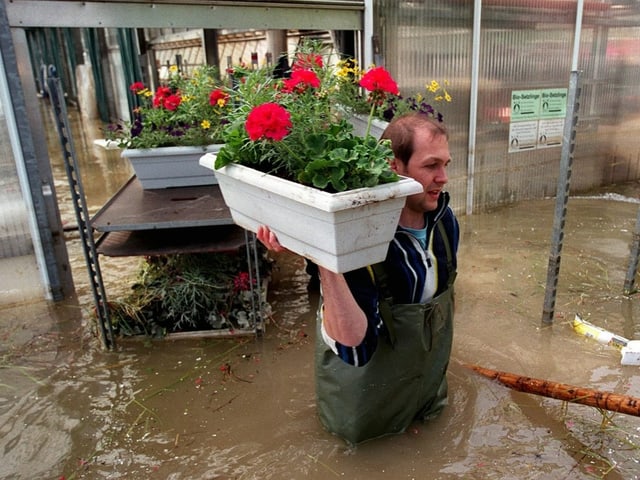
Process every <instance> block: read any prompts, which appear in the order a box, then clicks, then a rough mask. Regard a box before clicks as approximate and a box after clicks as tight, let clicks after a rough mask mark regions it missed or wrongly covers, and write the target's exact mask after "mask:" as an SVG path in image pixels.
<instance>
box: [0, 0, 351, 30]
mask: <svg viewBox="0 0 640 480" xmlns="http://www.w3.org/2000/svg"><path fill="white" fill-rule="evenodd" d="M0 1H4V2H5V8H6V11H7V17H8V20H9V25H10V26H11V27H17V28H30V27H70V28H74V27H78V28H91V27H96V28H106V27H111V28H118V27H119V28H218V29H219V28H242V29H250V28H254V29H282V30H285V29H300V30H315V29H317V30H362V28H363V12H364V2H363V1H344V2H340V1H336V0H333V1H309V0H307V1H291V2H286V1H280V2H264V1H262V2H259V1H245V2H242V1H236V2H214V1H207V2H202V1H194V0H192V1H187V2H184V1H183V2H177V1H173V2H166V1H156V2H148V1H146V2H144V1H143V2H130V1H117V0H116V1H104V2H94V1H67V0H0Z"/></svg>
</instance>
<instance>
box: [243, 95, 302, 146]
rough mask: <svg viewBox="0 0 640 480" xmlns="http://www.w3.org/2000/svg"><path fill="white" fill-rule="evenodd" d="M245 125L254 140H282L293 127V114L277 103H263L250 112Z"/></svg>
mask: <svg viewBox="0 0 640 480" xmlns="http://www.w3.org/2000/svg"><path fill="white" fill-rule="evenodd" d="M244 126H245V128H246V130H247V133H248V134H249V138H250V139H251V140H253V141H254V142H255V141H256V140H259V139H261V138H265V139H270V140H276V141H280V140H282V139H283V138H284V137H286V136H287V134H288V133H289V130H290V129H291V127H292V124H291V115H289V112H287V110H286V109H285V108H284V107H282V106H280V105H278V104H277V103H263V104H262V105H259V106H257V107H255V108H254V109H253V110H251V112H249V115H248V116H247V121H246V122H245V124H244Z"/></svg>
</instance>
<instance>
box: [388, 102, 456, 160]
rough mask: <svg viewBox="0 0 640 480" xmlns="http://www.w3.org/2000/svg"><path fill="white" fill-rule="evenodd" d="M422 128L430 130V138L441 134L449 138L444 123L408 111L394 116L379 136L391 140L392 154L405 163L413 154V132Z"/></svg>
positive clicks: (422, 114)
mask: <svg viewBox="0 0 640 480" xmlns="http://www.w3.org/2000/svg"><path fill="white" fill-rule="evenodd" d="M422 128H424V129H426V130H428V131H429V132H431V137H432V138H437V137H441V136H443V137H445V138H446V139H447V141H448V140H449V130H448V129H447V127H446V126H445V125H444V123H442V122H439V121H438V120H436V119H434V118H432V117H430V116H428V115H426V114H424V113H408V114H406V115H402V116H400V117H396V118H394V119H393V120H391V123H389V125H388V126H387V128H386V129H385V131H384V132H383V133H382V136H381V137H380V138H381V139H389V140H391V149H392V150H393V155H394V156H395V158H397V159H398V160H400V161H401V162H402V163H404V164H405V165H406V164H407V163H408V162H409V159H410V158H411V156H412V155H413V138H414V137H415V132H416V130H418V129H422Z"/></svg>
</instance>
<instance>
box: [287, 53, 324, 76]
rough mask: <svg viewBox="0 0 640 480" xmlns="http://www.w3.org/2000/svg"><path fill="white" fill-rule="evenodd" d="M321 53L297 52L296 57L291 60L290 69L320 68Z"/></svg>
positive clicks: (321, 63)
mask: <svg viewBox="0 0 640 480" xmlns="http://www.w3.org/2000/svg"><path fill="white" fill-rule="evenodd" d="M323 65H324V64H323V62H322V55H319V54H317V53H297V54H296V59H295V60H294V61H293V65H291V70H292V71H294V72H295V71H296V70H308V69H310V68H314V67H317V68H322V66H323Z"/></svg>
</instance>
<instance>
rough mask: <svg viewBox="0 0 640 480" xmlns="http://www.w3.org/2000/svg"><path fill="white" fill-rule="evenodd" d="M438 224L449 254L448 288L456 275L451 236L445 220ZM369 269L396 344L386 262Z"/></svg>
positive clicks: (390, 334) (384, 316)
mask: <svg viewBox="0 0 640 480" xmlns="http://www.w3.org/2000/svg"><path fill="white" fill-rule="evenodd" d="M436 226H437V227H438V231H439V232H440V236H441V237H442V241H443V243H444V248H445V252H446V255H447V273H448V275H447V277H448V278H447V288H450V287H451V285H453V281H454V280H455V277H456V271H455V269H454V268H453V252H452V249H451V244H450V243H449V236H448V235H447V231H446V229H445V228H444V224H443V222H442V221H440V222H438V223H437V224H436ZM367 270H368V271H369V275H371V280H372V281H373V283H374V284H375V285H376V286H377V287H378V293H379V295H380V299H379V301H378V309H379V311H380V316H381V317H382V321H383V322H384V325H385V326H386V327H387V331H388V332H389V340H390V341H391V345H394V344H395V343H396V333H395V329H394V328H393V314H392V311H391V305H392V304H393V296H392V295H391V290H389V282H388V280H389V277H388V275H387V270H386V268H385V267H384V262H380V263H375V264H373V265H369V266H368V267H367Z"/></svg>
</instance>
